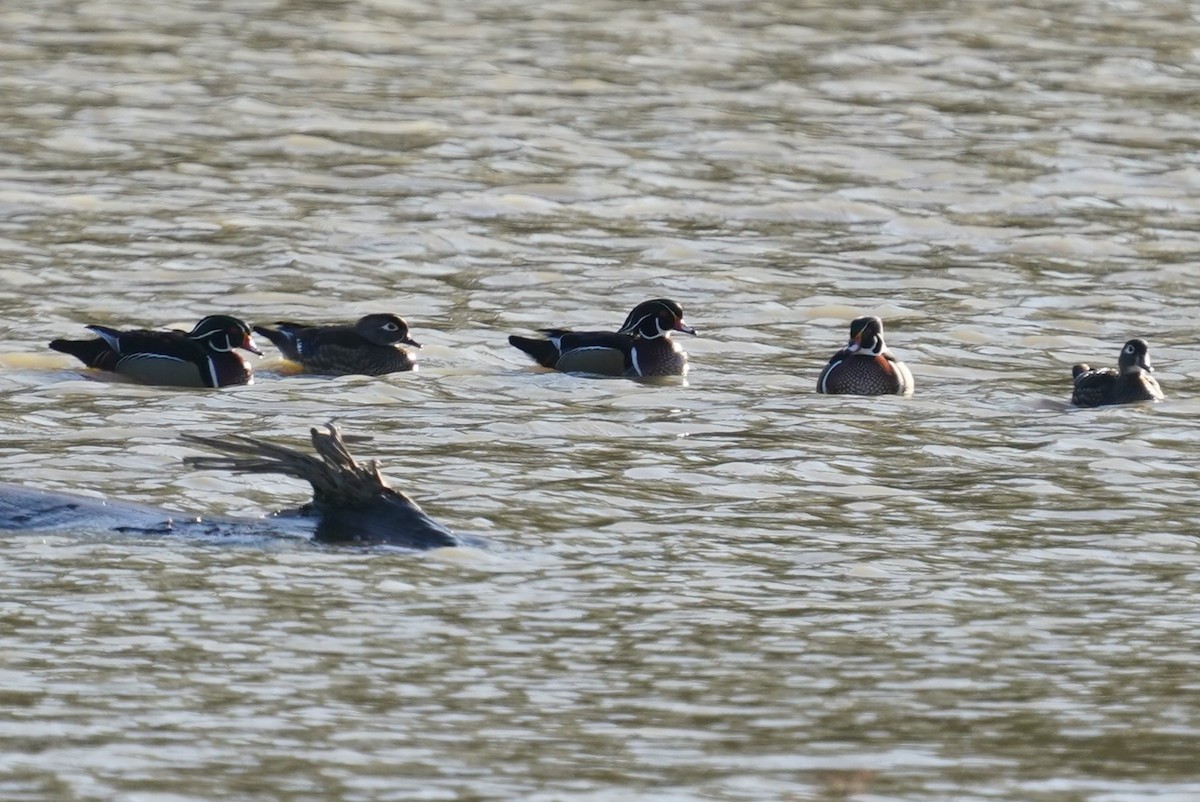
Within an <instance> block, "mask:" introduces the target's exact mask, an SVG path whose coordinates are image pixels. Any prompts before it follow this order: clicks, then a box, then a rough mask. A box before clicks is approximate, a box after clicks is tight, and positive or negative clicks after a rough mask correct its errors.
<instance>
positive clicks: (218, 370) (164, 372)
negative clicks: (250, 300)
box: [50, 315, 262, 387]
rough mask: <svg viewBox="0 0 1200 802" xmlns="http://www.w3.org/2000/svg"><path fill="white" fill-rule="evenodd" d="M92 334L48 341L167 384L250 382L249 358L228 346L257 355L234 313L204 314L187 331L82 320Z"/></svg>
mask: <svg viewBox="0 0 1200 802" xmlns="http://www.w3.org/2000/svg"><path fill="white" fill-rule="evenodd" d="M87 328H88V329H90V330H91V331H93V332H95V333H96V334H98V335H100V336H99V338H98V339H94V340H61V339H60V340H54V341H53V342H51V343H50V347H51V348H53V349H54V350H55V351H62V352H63V353H64V354H70V355H71V356H74V357H76V358H78V359H79V360H80V361H81V362H83V363H84V364H85V365H87V366H88V367H89V368H99V369H100V370H111V371H113V372H115V373H120V374H121V375H122V376H127V377H129V378H131V379H133V380H135V381H138V382H141V383H142V384H157V385H165V386H171V387H226V386H228V385H231V384H252V383H253V382H254V375H253V371H252V370H251V369H250V364H249V363H248V362H246V360H245V359H243V358H242V356H241V354H238V353H236V352H235V351H234V349H235V348H242V349H244V350H246V351H249V352H250V353H252V354H258V355H259V356H262V351H260V350H258V346H256V345H255V344H254V340H253V338H252V337H251V336H250V327H249V326H247V325H246V324H245V323H244V322H242V321H241V320H238V319H237V318H236V317H230V316H229V315H209V316H208V317H206V318H204V319H203V320H201V321H200V322H199V323H197V324H196V327H195V328H194V329H192V330H191V331H187V332H185V331H177V330H172V331H150V330H147V329H132V330H129V331H118V330H117V329H110V328H109V327H107V326H95V325H93V326H88V327H87Z"/></svg>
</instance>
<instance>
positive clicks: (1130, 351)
mask: <svg viewBox="0 0 1200 802" xmlns="http://www.w3.org/2000/svg"><path fill="white" fill-rule="evenodd" d="M1153 371H1154V368H1152V367H1150V347H1149V346H1148V345H1146V341H1145V340H1142V339H1133V340H1130V341H1129V342H1127V343H1125V345H1124V346H1123V347H1122V348H1121V355H1120V356H1119V357H1118V358H1117V367H1116V369H1115V370H1114V369H1113V368H1094V369H1093V368H1091V367H1089V366H1088V365H1087V364H1085V363H1082V362H1081V363H1079V364H1078V365H1075V366H1074V367H1072V368H1071V375H1072V376H1073V377H1074V379H1075V389H1074V391H1073V392H1072V393H1071V403H1072V404H1074V405H1075V406H1077V407H1102V406H1106V405H1108V404H1131V403H1134V402H1136V401H1162V400H1163V398H1164V397H1165V396H1164V395H1163V391H1162V388H1161V387H1159V386H1158V380H1157V379H1155V378H1154V377H1153V376H1151V375H1150V374H1151V373H1152V372H1153Z"/></svg>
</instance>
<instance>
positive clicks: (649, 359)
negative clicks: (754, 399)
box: [508, 298, 696, 378]
mask: <svg viewBox="0 0 1200 802" xmlns="http://www.w3.org/2000/svg"><path fill="white" fill-rule="evenodd" d="M540 331H541V332H542V333H543V334H545V335H546V339H544V340H543V339H533V338H529V337H518V336H516V335H512V336H510V337H509V338H508V342H509V343H510V344H512V345H514V346H516V347H517V348H520V349H521V350H522V351H524V352H525V353H527V354H529V355H530V356H531V357H533V358H534V359H536V360H537V361H538V364H540V365H542V366H544V367H547V368H553V369H555V370H561V371H564V372H567V373H591V374H596V375H600V376H626V377H631V378H636V377H640V376H683V375H684V374H686V373H687V354H686V353H684V350H683V349H682V348H680V347H679V344H678V343H676V342H675V341H674V340H672V339H671V334H672V333H673V332H676V331H682V332H683V333H685V334H695V333H696V330H695V329H693V328H692V327H691V326H688V325H687V324H685V323H684V322H683V307H681V306H680V305H679V304H677V303H675V302H674V301H670V300H667V299H666V298H656V299H655V300H653V301H644V302H642V303H640V304H638V305H637V306H635V307H634V308H633V311H631V312H630V313H629V317H627V318H625V323H624V324H622V326H621V328H620V329H618V330H617V331H567V330H565V329H540Z"/></svg>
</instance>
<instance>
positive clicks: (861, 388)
mask: <svg viewBox="0 0 1200 802" xmlns="http://www.w3.org/2000/svg"><path fill="white" fill-rule="evenodd" d="M912 391H913V377H912V373H910V372H909V370H908V366H907V365H905V364H904V363H903V362H901V361H900V360H898V359H896V357H895V356H893V355H892V352H891V351H889V350H888V347H887V345H886V344H884V342H883V321H882V320H880V319H879V318H877V317H874V316H869V317H859V318H855V319H854V320H853V321H851V323H850V342H849V343H847V344H846V347H845V348H843V349H842V350H840V351H838V352H837V353H836V354H834V355H833V356H832V357H831V358H830V360H829V364H828V365H826V366H825V369H824V370H823V371H821V376H820V378H818V379H817V392H818V393H840V394H843V395H892V394H895V395H912Z"/></svg>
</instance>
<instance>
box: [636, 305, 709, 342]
mask: <svg viewBox="0 0 1200 802" xmlns="http://www.w3.org/2000/svg"><path fill="white" fill-rule="evenodd" d="M675 331H682V332H683V333H684V334H695V333H696V330H695V329H693V328H692V327H691V326H689V325H687V324H686V323H684V322H683V307H682V306H680V305H679V304H677V303H676V302H675V301H672V300H670V299H667V298H655V299H654V300H652V301H642V302H641V303H640V304H638V305H637V306H635V307H634V308H633V311H631V312H630V313H629V317H627V318H625V322H624V323H623V324H622V325H621V328H620V329H619V330H618V333H620V334H628V335H629V336H631V337H641V338H643V339H647V340H652V339H654V338H655V337H670V336H671V333H672V332H675Z"/></svg>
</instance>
